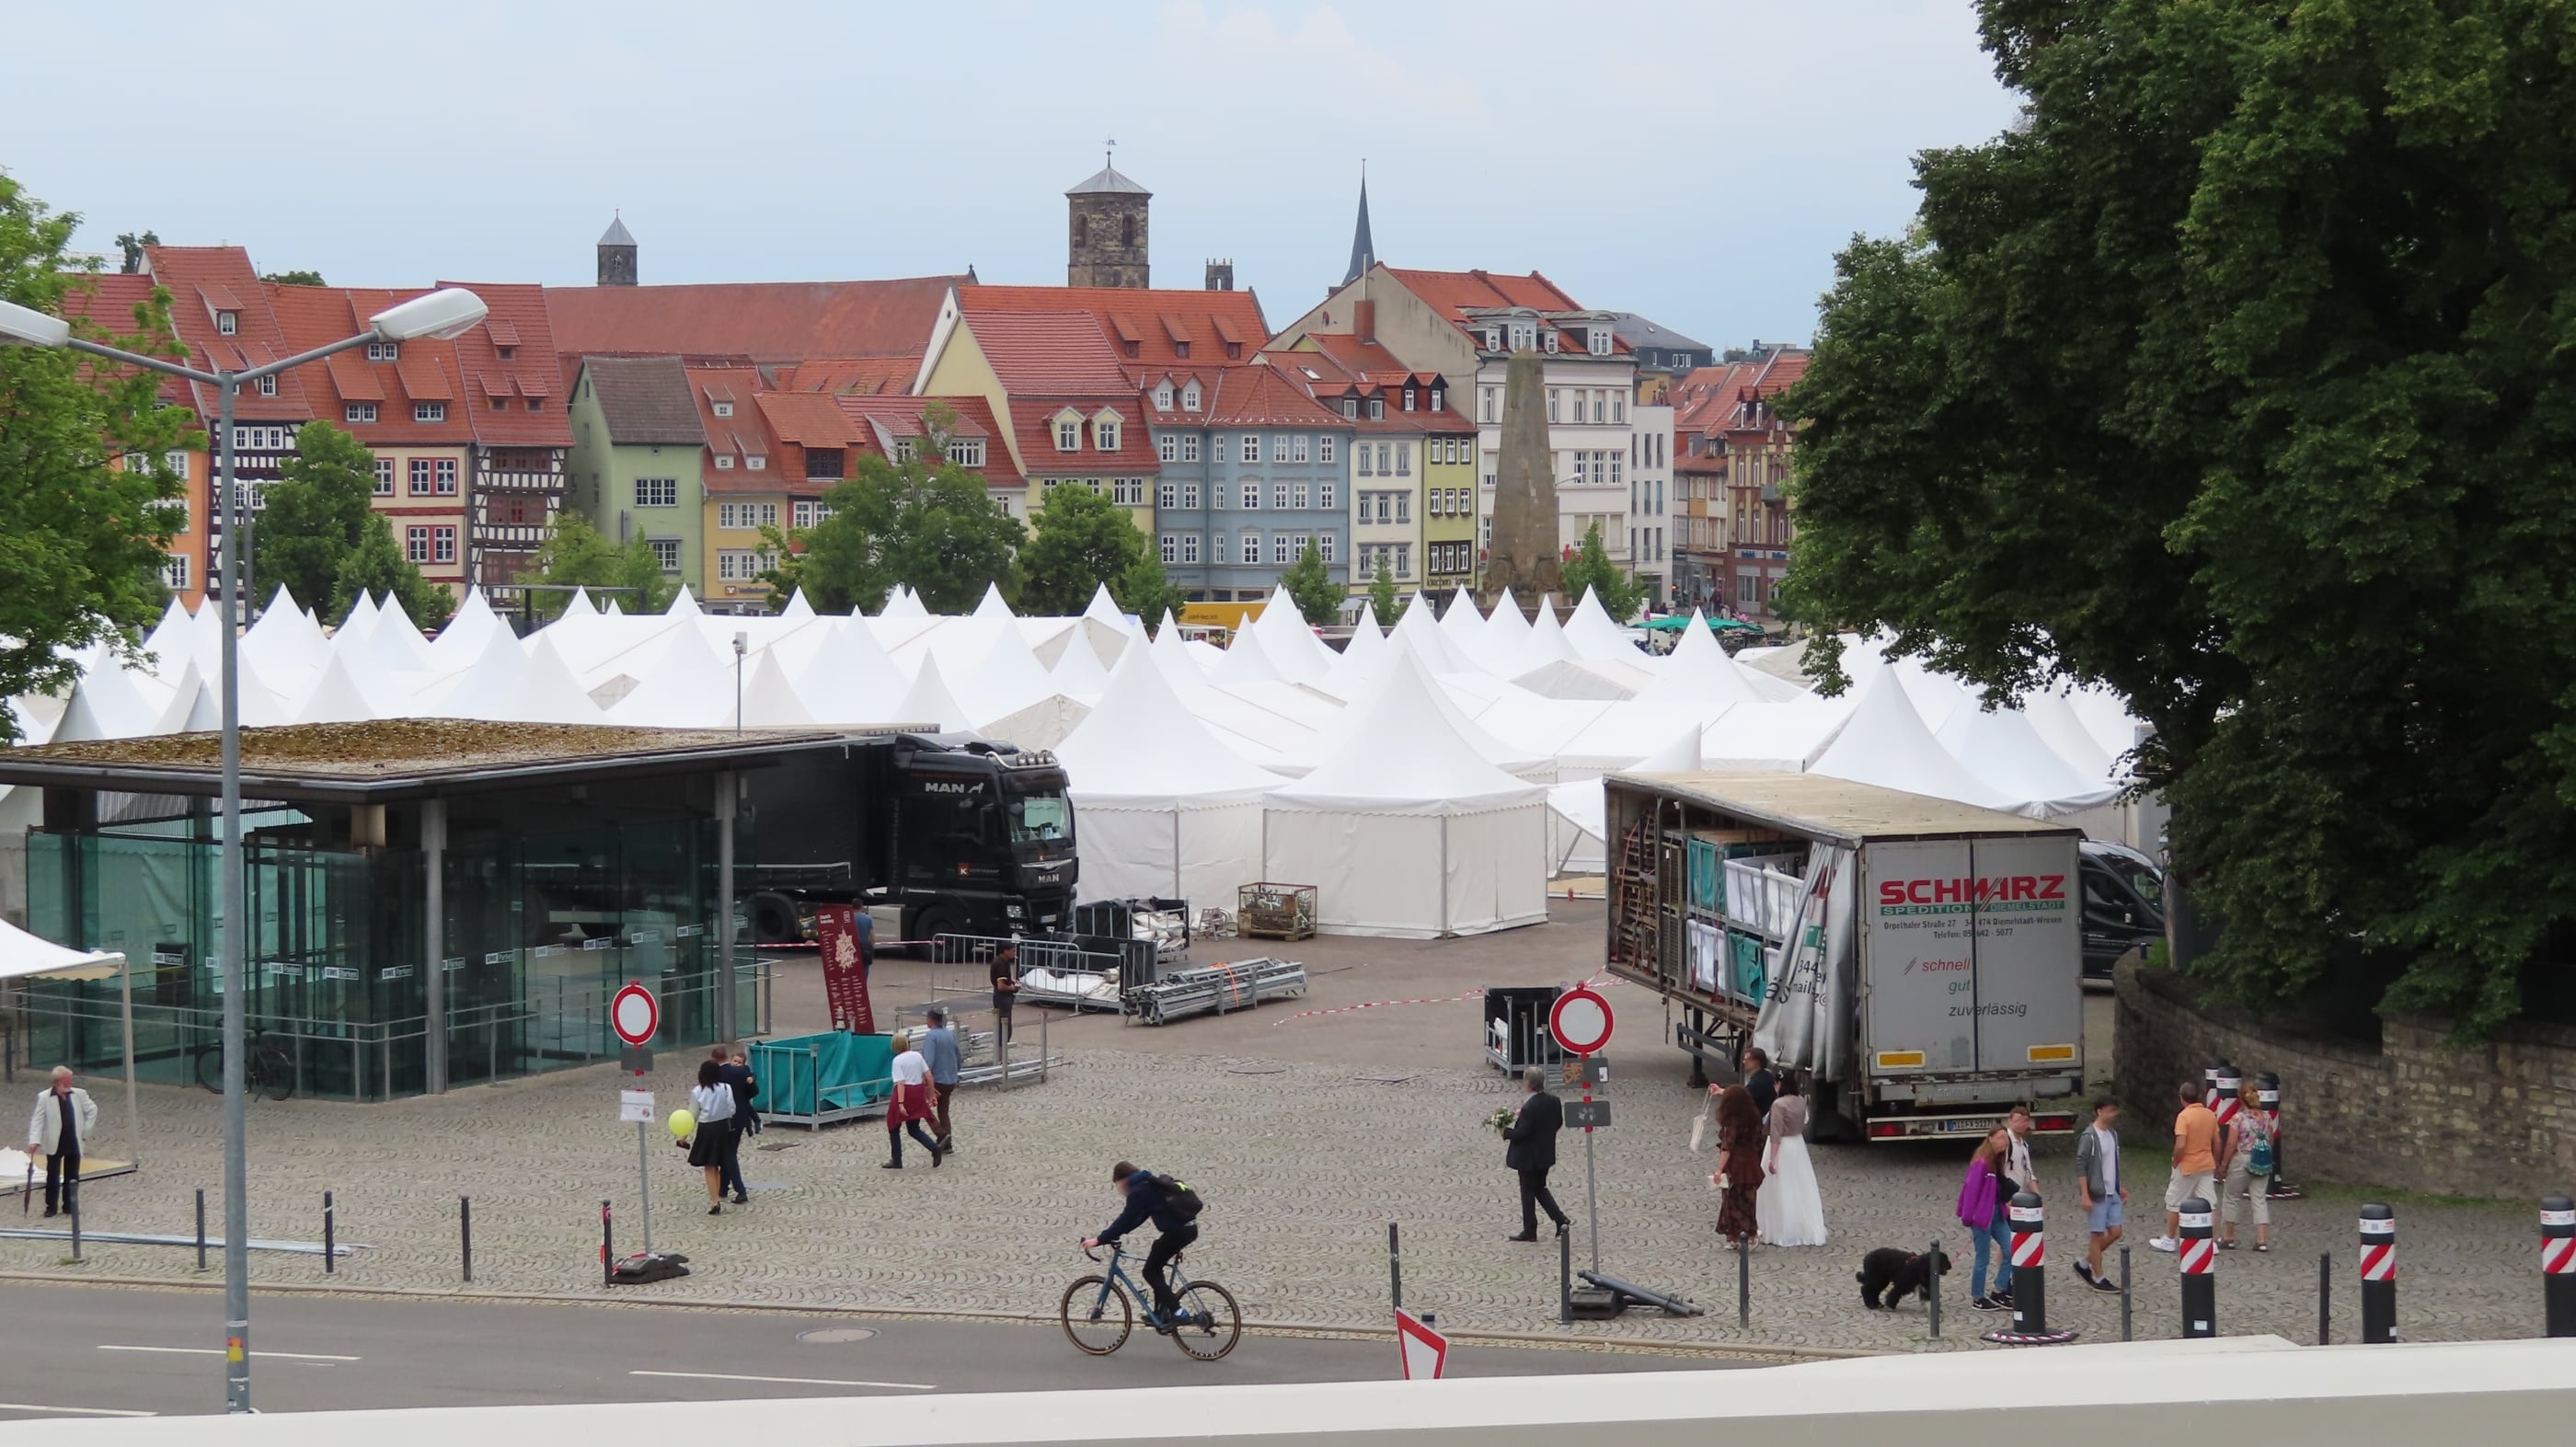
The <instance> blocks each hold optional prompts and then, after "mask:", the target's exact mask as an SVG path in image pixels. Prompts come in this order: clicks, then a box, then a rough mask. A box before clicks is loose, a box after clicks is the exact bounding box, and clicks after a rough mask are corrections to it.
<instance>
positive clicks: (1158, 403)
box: [1154, 382, 1172, 412]
mask: <svg viewBox="0 0 2576 1447" xmlns="http://www.w3.org/2000/svg"><path fill="white" fill-rule="evenodd" d="M1154 409H1155V410H1156V411H1158V412H1169V411H1171V410H1172V384H1171V383H1169V382H1165V383H1163V384H1162V385H1161V386H1158V387H1156V388H1155V389H1154Z"/></svg>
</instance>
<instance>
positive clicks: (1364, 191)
mask: <svg viewBox="0 0 2576 1447" xmlns="http://www.w3.org/2000/svg"><path fill="white" fill-rule="evenodd" d="M1375 265H1377V243H1376V242H1374V241H1371V240H1370V239H1369V224H1368V169H1367V167H1366V166H1362V167H1361V169H1360V224H1359V229H1358V230H1356V231H1353V232H1352V233H1351V269H1350V273H1349V274H1348V275H1346V276H1344V277H1343V278H1342V285H1344V286H1348V285H1350V284H1351V283H1352V282H1355V281H1357V280H1359V279H1360V278H1361V277H1363V276H1366V275H1367V274H1368V269H1369V268H1370V267H1372V266H1375Z"/></svg>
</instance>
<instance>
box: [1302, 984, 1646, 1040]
mask: <svg viewBox="0 0 2576 1447" xmlns="http://www.w3.org/2000/svg"><path fill="white" fill-rule="evenodd" d="M1581 983H1582V985H1583V987H1584V988H1586V989H1593V990H1597V989H1599V988H1601V987H1602V986H1604V985H1616V984H1621V983H1623V982H1622V981H1620V980H1616V979H1613V978H1611V977H1610V976H1609V975H1606V974H1603V975H1595V976H1593V977H1592V978H1590V979H1588V980H1584V981H1582V982H1581ZM1483 998H1485V992H1484V991H1483V990H1482V989H1475V990H1469V991H1468V992H1467V993H1466V994H1463V995H1430V996H1425V997H1423V998H1421V999H1418V1000H1363V1001H1361V1002H1360V1003H1359V1004H1356V1005H1333V1006H1330V1007H1328V1008H1325V1009H1321V1010H1300V1011H1298V1012H1297V1013H1296V1014H1294V1015H1282V1016H1280V1017H1279V1018H1278V1019H1276V1020H1273V1021H1271V1022H1270V1028H1271V1029H1273V1030H1276V1029H1278V1028H1279V1027H1280V1026H1282V1025H1285V1024H1287V1023H1288V1022H1289V1021H1291V1020H1307V1019H1312V1018H1314V1017H1315V1016H1317V1015H1347V1014H1350V1013H1351V1012H1352V1011H1354V1010H1383V1009H1386V1008H1387V1007H1389V1006H1391V1005H1455V1004H1457V1003H1458V1002H1459V1001H1461V1000H1481V999H1483Z"/></svg>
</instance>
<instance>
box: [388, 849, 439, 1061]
mask: <svg viewBox="0 0 2576 1447" xmlns="http://www.w3.org/2000/svg"><path fill="white" fill-rule="evenodd" d="M420 868H421V882H422V885H423V893H422V898H423V902H424V910H423V912H424V913H425V914H426V915H427V916H428V922H427V923H426V925H425V926H424V927H423V928H422V930H421V942H420V948H421V955H422V958H421V962H420V978H421V1009H422V1012H423V1014H424V1016H425V1017H426V1018H425V1019H423V1020H422V1022H421V1027H420V1028H421V1035H420V1040H421V1057H422V1062H423V1064H422V1069H423V1070H424V1072H425V1077H424V1079H423V1081H422V1086H423V1088H424V1089H426V1090H427V1091H428V1092H429V1093H430V1094H432V1095H438V1094H442V1093H444V1092H445V1091H446V1089H447V801H446V800H444V799H427V800H423V801H422V802H421V806H420ZM385 1089H386V1093H387V1094H388V1095H390V1094H391V1093H392V1090H393V1082H392V1081H386V1082H385Z"/></svg>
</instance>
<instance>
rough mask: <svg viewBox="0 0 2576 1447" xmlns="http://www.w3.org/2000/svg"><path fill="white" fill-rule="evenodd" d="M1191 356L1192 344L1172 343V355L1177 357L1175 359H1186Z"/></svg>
mask: <svg viewBox="0 0 2576 1447" xmlns="http://www.w3.org/2000/svg"><path fill="white" fill-rule="evenodd" d="M1189 354H1190V344H1189V343H1187V342H1174V343H1172V355H1173V356H1175V357H1186V356H1188V355H1189Z"/></svg>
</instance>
